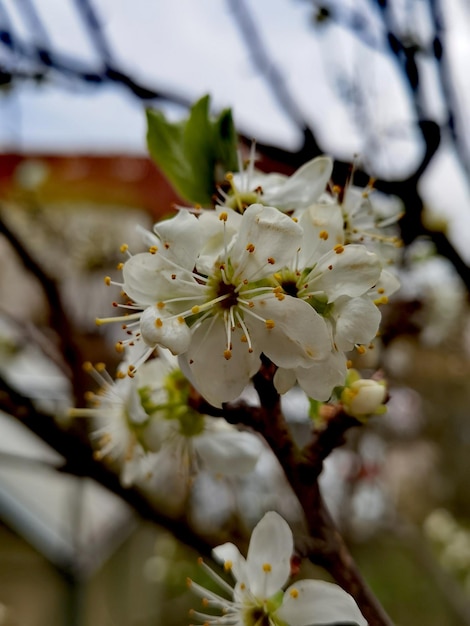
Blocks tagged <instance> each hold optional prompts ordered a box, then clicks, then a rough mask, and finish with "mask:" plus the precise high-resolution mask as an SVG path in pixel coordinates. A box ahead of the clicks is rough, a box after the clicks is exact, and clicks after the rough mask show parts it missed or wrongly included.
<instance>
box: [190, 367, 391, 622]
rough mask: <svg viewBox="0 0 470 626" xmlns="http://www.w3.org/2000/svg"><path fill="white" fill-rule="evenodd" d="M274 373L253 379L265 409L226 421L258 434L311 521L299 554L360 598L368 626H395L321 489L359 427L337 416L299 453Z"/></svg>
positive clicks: (243, 408)
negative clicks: (335, 455)
mask: <svg viewBox="0 0 470 626" xmlns="http://www.w3.org/2000/svg"><path fill="white" fill-rule="evenodd" d="M273 373H274V372H273V366H272V364H270V363H265V364H264V365H263V366H262V368H261V370H260V372H258V374H256V375H255V376H254V377H253V383H254V385H255V388H256V390H257V392H258V395H259V398H260V407H250V406H247V405H246V404H244V403H237V404H233V405H230V404H228V405H224V409H223V415H224V417H225V419H227V421H229V422H231V423H233V424H243V425H245V426H248V427H249V428H253V429H254V430H256V431H257V432H259V433H260V434H261V435H262V436H263V437H264V438H265V440H266V441H267V443H268V445H269V446H270V448H271V449H272V451H273V452H274V454H275V455H276V457H277V459H278V460H279V462H280V464H281V466H282V468H283V470H284V472H285V475H286V477H287V480H288V481H289V483H290V485H291V487H292V489H293V491H294V493H295V494H296V496H297V498H298V499H299V502H300V504H301V505H302V508H303V511H304V514H305V519H306V521H307V526H308V530H309V535H310V536H309V538H308V539H306V540H303V541H302V544H301V545H298V546H297V548H298V550H299V552H300V554H301V555H302V556H304V557H307V558H309V559H310V560H311V561H313V562H314V563H316V564H318V565H321V566H322V567H324V568H325V569H326V570H327V571H328V572H329V573H330V574H331V576H332V577H333V578H334V579H335V580H336V582H337V583H338V584H339V585H341V587H343V589H345V590H346V591H347V592H348V593H350V594H351V595H352V596H353V597H354V598H355V600H356V602H357V604H358V606H359V608H360V609H361V611H362V613H363V615H364V617H365V618H366V619H367V620H368V622H369V626H393V623H392V621H391V620H390V618H389V617H388V615H387V614H386V613H385V611H384V610H383V608H382V607H381V605H380V604H379V602H378V600H377V598H376V597H375V596H374V594H373V593H372V592H371V590H370V589H369V587H368V585H367V583H366V581H365V580H364V578H363V577H362V576H361V574H360V572H359V570H358V568H357V565H356V564H355V562H354V560H353V558H352V556H351V554H350V552H349V550H348V548H347V546H346V544H345V542H344V540H343V538H342V537H341V535H340V533H339V532H338V530H337V529H336V527H335V524H334V522H333V520H332V518H331V515H330V514H329V512H328V510H327V508H326V505H325V503H324V502H323V499H322V496H321V493H320V489H319V485H318V477H319V473H320V471H321V467H322V464H323V460H324V459H325V458H326V456H328V454H329V453H330V452H331V451H332V450H333V449H334V448H335V447H337V446H338V445H340V443H342V441H343V436H344V434H345V432H346V431H347V430H348V429H349V428H351V427H352V426H357V425H358V422H357V421H356V420H354V419H352V418H350V417H349V416H346V415H345V414H344V413H343V412H341V411H338V413H337V415H336V417H335V419H334V420H333V419H332V424H331V426H330V427H327V428H326V430H325V432H324V433H323V434H318V435H317V436H316V437H315V438H314V440H313V441H312V443H311V445H310V446H309V447H308V448H306V449H305V450H299V449H298V448H297V446H296V445H295V443H294V441H293V439H292V437H291V434H290V432H289V428H288V426H287V423H286V421H285V419H284V416H283V414H282V412H281V407H280V400H279V394H278V393H277V391H276V389H275V388H274V385H273V382H272V378H273ZM191 402H192V405H193V407H194V408H196V409H197V410H199V411H201V410H205V411H208V412H211V410H210V407H209V406H207V405H205V404H204V401H202V403H201V404H199V405H198V403H197V396H196V395H195V396H194V397H193V398H192V399H191ZM211 414H212V415H220V414H221V411H220V410H218V409H217V410H215V411H214V410H212V412H211Z"/></svg>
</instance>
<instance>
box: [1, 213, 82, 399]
mask: <svg viewBox="0 0 470 626" xmlns="http://www.w3.org/2000/svg"><path fill="white" fill-rule="evenodd" d="M0 234H1V235H4V236H5V238H6V239H7V240H8V242H9V243H10V245H11V247H12V248H13V250H14V251H15V252H16V254H17V255H18V257H19V259H20V260H21V262H22V263H23V265H24V267H25V268H26V270H27V271H28V272H30V273H31V274H32V275H33V276H35V277H36V279H37V281H38V283H39V284H40V286H41V287H42V290H43V292H44V295H45V296H46V299H47V302H48V305H49V316H50V324H51V327H52V328H53V329H54V331H55V332H56V334H57V337H58V339H59V342H60V347H61V353H62V355H63V359H64V361H65V363H67V364H68V366H69V367H70V369H71V370H72V378H71V380H72V384H73V386H74V392H75V396H76V398H77V399H81V396H82V390H83V389H84V388H85V387H84V386H83V385H82V384H81V383H82V381H83V380H84V374H83V372H82V361H83V359H82V358H81V356H80V350H79V349H78V346H77V345H76V344H75V342H74V341H73V339H72V338H73V336H74V329H73V327H72V324H71V322H70V320H69V318H68V316H67V315H66V313H65V310H64V307H63V305H62V298H61V296H60V293H59V290H58V288H57V284H56V282H55V281H54V280H53V279H52V278H51V277H50V276H49V275H48V274H47V273H46V272H45V271H44V269H43V268H42V267H41V266H40V265H39V263H38V262H37V261H36V259H34V257H33V256H32V255H31V253H30V252H29V251H28V250H27V249H26V247H25V246H24V245H23V243H22V242H21V240H20V239H19V238H18V237H17V236H16V235H15V233H14V232H13V231H12V230H11V229H10V228H9V227H8V226H7V224H6V223H5V221H4V220H3V219H1V218H0Z"/></svg>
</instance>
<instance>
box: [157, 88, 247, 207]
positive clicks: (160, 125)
mask: <svg viewBox="0 0 470 626" xmlns="http://www.w3.org/2000/svg"><path fill="white" fill-rule="evenodd" d="M147 124H148V130H147V144H148V148H149V152H150V155H151V157H152V159H153V160H154V161H155V163H156V164H157V165H158V167H159V168H160V169H161V171H162V172H163V173H164V175H165V176H166V177H167V178H168V180H169V181H170V183H171V184H172V185H173V187H174V188H175V190H176V191H177V192H178V194H179V195H180V196H181V197H182V198H184V199H185V200H188V201H189V202H193V203H198V204H202V205H209V204H211V201H212V196H213V194H214V193H215V191H216V184H217V183H218V182H221V181H222V180H223V176H224V174H225V173H226V172H227V171H234V170H236V169H237V134H236V131H235V126H234V124H233V119H232V113H231V111H230V109H225V110H224V111H222V112H221V113H220V115H219V116H218V117H217V118H216V119H215V120H212V119H211V118H210V117H209V96H204V97H203V98H201V99H200V100H198V102H196V103H195V104H194V105H193V106H192V107H191V110H190V113H189V117H188V119H187V120H183V121H181V122H176V123H175V122H169V121H168V120H167V119H166V118H165V116H164V115H163V113H161V112H160V111H155V110H152V109H148V110H147Z"/></svg>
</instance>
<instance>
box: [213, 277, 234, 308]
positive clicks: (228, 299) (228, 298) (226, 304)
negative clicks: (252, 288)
mask: <svg viewBox="0 0 470 626" xmlns="http://www.w3.org/2000/svg"><path fill="white" fill-rule="evenodd" d="M216 293H217V297H218V298H219V297H221V296H225V297H224V298H223V299H222V300H221V301H220V303H219V306H220V307H221V308H222V309H230V308H231V307H233V306H237V304H238V293H237V288H236V286H235V285H232V284H230V283H229V284H227V283H225V282H224V281H223V280H220V282H219V284H218V285H217V289H216Z"/></svg>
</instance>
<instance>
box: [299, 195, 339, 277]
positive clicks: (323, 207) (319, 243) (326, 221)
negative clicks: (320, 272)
mask: <svg viewBox="0 0 470 626" xmlns="http://www.w3.org/2000/svg"><path fill="white" fill-rule="evenodd" d="M299 225H300V226H301V227H302V230H303V239H302V247H301V250H300V252H299V258H298V262H299V265H298V266H299V267H304V268H307V267H313V266H314V265H315V263H316V262H317V261H318V259H320V257H321V256H322V255H323V254H326V253H327V252H329V251H330V250H332V249H333V248H334V247H335V246H336V245H340V244H343V243H344V230H343V214H342V212H341V207H340V206H339V205H338V204H337V203H334V204H333V203H330V204H314V205H312V206H311V207H309V208H308V209H306V210H304V211H302V212H301V214H300V216H299Z"/></svg>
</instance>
